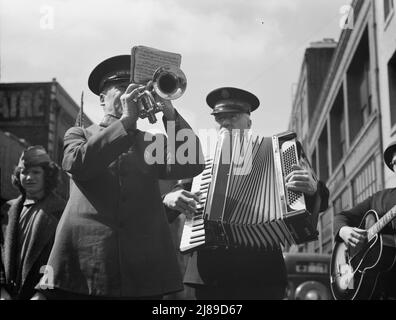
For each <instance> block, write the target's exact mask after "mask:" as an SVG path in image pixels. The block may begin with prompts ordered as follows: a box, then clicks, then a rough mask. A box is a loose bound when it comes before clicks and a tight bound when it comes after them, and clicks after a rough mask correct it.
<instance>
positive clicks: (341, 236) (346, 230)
mask: <svg viewBox="0 0 396 320" xmlns="http://www.w3.org/2000/svg"><path fill="white" fill-rule="evenodd" d="M371 199H372V197H369V198H367V199H366V200H364V201H363V202H361V203H359V204H357V205H356V206H355V207H353V208H352V209H350V210H345V211H341V212H339V213H336V214H335V216H334V235H335V240H336V241H338V242H341V241H344V242H346V243H349V244H351V245H356V244H357V242H359V241H361V240H363V239H364V237H365V232H364V231H363V230H361V229H358V228H357V227H358V226H359V224H360V222H361V220H362V218H363V216H364V214H365V213H366V212H367V211H368V210H370V209H371ZM341 229H342V230H341Z"/></svg>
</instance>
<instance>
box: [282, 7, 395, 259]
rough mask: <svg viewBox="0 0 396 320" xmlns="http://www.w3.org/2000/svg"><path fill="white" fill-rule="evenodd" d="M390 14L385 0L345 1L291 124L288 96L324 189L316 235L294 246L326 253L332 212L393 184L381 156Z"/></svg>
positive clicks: (391, 92)
mask: <svg viewBox="0 0 396 320" xmlns="http://www.w3.org/2000/svg"><path fill="white" fill-rule="evenodd" d="M393 16H394V5H393V0H381V1H378V0H375V1H374V0H355V1H353V2H352V4H351V10H350V14H349V18H348V20H347V21H346V24H345V27H344V29H343V30H342V31H341V35H340V39H339V42H338V44H337V46H336V48H335V50H334V52H333V54H332V58H331V62H330V64H329V66H328V70H327V75H326V78H325V80H324V81H323V84H321V89H320V94H319V96H318V98H317V102H315V105H314V107H312V108H311V109H310V111H309V112H312V114H309V115H308V118H309V119H311V121H310V122H309V125H308V126H306V127H304V126H299V122H301V121H302V119H300V120H299V117H300V116H301V113H299V112H298V110H297V111H296V109H298V105H299V104H298V103H297V100H298V99H300V100H301V97H299V96H298V95H296V98H295V99H294V100H295V102H294V104H293V111H292V116H291V119H290V122H289V129H291V130H294V131H297V132H298V134H299V137H306V138H305V140H303V141H304V147H305V151H306V153H307V154H308V155H309V156H310V159H311V163H312V166H313V168H314V170H315V172H316V173H317V175H318V177H319V178H320V180H322V181H324V182H326V185H327V187H328V188H329V191H330V199H329V202H330V203H329V204H330V207H329V209H328V210H327V211H326V212H323V213H321V215H320V217H319V223H318V229H319V233H320V236H319V240H318V241H316V242H311V243H308V244H306V245H303V246H300V247H299V248H298V250H299V251H307V252H317V253H331V251H332V248H333V245H334V235H333V233H334V230H333V218H334V214H335V213H337V212H340V211H342V210H344V209H348V208H351V207H352V206H354V205H356V204H357V203H359V202H361V201H363V200H364V199H366V198H367V197H369V196H370V195H372V194H373V193H375V192H376V191H378V190H381V189H383V188H386V187H391V186H395V184H396V181H395V178H394V177H392V174H391V172H390V171H389V170H388V169H387V167H386V166H385V165H384V163H383V158H382V153H383V150H384V149H385V147H386V145H387V144H388V143H389V142H390V141H391V140H392V139H395V138H396V135H395V133H396V110H395V109H396V105H395V103H396V100H395V97H396V93H395V91H396V89H395V84H396V78H395V73H396V71H395V52H396V25H395V23H396V22H395V19H396V18H394V17H393ZM303 78H304V77H301V76H300V82H301V81H302V79H303ZM299 86H300V84H299ZM297 92H298V91H297ZM392 117H394V118H392Z"/></svg>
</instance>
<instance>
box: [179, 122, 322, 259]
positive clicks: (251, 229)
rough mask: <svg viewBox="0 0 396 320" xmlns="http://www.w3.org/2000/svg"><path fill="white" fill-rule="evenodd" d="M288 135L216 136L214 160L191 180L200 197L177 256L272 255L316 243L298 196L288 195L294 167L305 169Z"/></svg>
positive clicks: (299, 194) (297, 194) (302, 160)
mask: <svg viewBox="0 0 396 320" xmlns="http://www.w3.org/2000/svg"><path fill="white" fill-rule="evenodd" d="M302 155H304V153H303V152H301V150H300V152H299V150H298V147H297V143H296V135H295V134H294V133H293V132H286V133H284V134H279V135H275V136H273V137H261V138H260V137H257V136H256V137H254V136H252V135H243V136H241V135H240V134H239V132H238V131H237V132H235V133H233V134H232V135H231V134H230V133H229V132H228V131H227V130H222V131H221V132H220V134H219V138H218V143H217V146H216V151H215V154H214V159H213V160H211V159H208V160H207V161H206V166H205V169H204V171H203V172H202V173H201V174H200V175H199V176H197V177H196V178H194V181H193V184H192V189H191V191H192V192H196V191H198V190H200V191H201V192H202V195H201V201H200V203H199V204H198V206H197V214H196V215H195V216H194V217H192V218H190V219H186V221H185V224H184V228H183V235H182V239H181V243H180V251H182V252H187V251H190V250H193V249H196V248H197V247H200V246H211V247H213V246H214V247H235V248H240V247H245V248H251V249H258V250H272V249H277V248H279V247H281V246H286V245H292V244H301V243H304V242H308V241H312V240H315V239H317V231H316V226H314V225H313V223H312V218H311V213H310V212H309V211H308V210H307V209H306V206H305V200H304V195H303V194H302V193H299V192H292V191H288V190H287V189H286V188H285V177H286V176H287V175H288V174H289V173H290V172H291V171H292V166H293V165H294V164H301V163H304V164H308V165H309V162H308V161H307V160H306V159H305V158H304V159H301V157H302Z"/></svg>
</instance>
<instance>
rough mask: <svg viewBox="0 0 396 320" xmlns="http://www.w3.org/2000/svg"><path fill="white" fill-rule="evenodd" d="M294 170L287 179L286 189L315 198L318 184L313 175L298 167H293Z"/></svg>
mask: <svg viewBox="0 0 396 320" xmlns="http://www.w3.org/2000/svg"><path fill="white" fill-rule="evenodd" d="M292 168H293V171H292V172H290V173H289V174H288V175H287V176H286V178H285V182H286V188H288V189H289V190H291V191H296V192H302V193H304V194H306V195H308V196H313V195H314V194H315V192H316V190H317V188H318V183H317V181H316V180H315V179H314V177H313V175H312V173H311V172H310V171H308V170H307V169H304V168H302V167H301V166H298V165H293V166H292Z"/></svg>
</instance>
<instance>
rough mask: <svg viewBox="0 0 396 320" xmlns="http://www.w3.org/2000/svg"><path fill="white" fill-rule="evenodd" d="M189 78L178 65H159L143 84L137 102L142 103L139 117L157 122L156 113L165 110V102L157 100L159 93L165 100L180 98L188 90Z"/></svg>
mask: <svg viewBox="0 0 396 320" xmlns="http://www.w3.org/2000/svg"><path fill="white" fill-rule="evenodd" d="M186 87H187V79H186V76H185V75H184V73H183V71H182V70H181V69H179V68H178V67H176V66H172V65H165V66H162V67H159V68H158V69H157V70H156V71H155V72H154V75H153V78H152V80H150V81H149V82H148V83H147V84H146V85H142V87H141V92H140V93H139V95H138V96H137V97H136V99H135V102H138V103H139V104H140V105H141V111H140V114H139V118H142V119H144V118H148V120H149V122H150V123H151V124H153V123H155V122H157V117H156V116H155V114H156V113H157V112H160V111H163V108H164V105H163V103H161V102H159V101H156V100H155V98H154V96H155V95H157V96H159V97H161V98H162V99H165V100H175V99H177V98H180V97H181V96H182V95H183V93H184V91H186Z"/></svg>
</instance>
